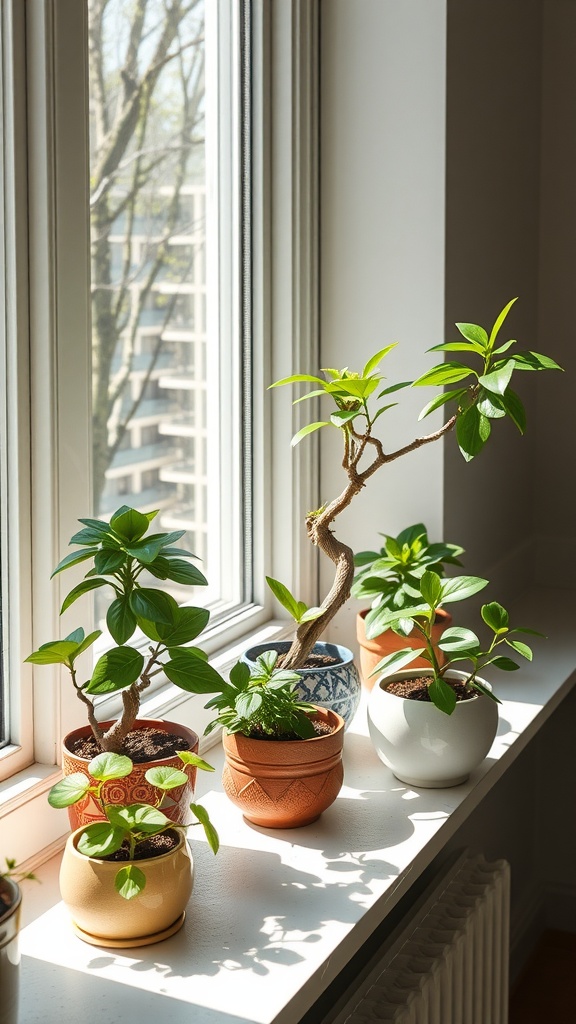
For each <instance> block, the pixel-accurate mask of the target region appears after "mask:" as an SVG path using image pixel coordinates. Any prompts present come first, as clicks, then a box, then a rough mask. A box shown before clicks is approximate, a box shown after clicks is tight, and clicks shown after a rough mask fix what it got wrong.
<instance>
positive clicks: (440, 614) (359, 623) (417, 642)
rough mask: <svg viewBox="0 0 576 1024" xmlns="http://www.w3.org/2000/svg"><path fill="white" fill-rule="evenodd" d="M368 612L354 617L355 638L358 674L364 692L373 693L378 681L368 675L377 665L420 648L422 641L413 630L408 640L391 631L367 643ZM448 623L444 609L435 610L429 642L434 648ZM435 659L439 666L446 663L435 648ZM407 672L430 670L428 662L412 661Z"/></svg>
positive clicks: (450, 619) (449, 616)
mask: <svg viewBox="0 0 576 1024" xmlns="http://www.w3.org/2000/svg"><path fill="white" fill-rule="evenodd" d="M369 611H370V609H369V608H365V609H364V610H363V611H361V612H359V613H358V615H357V616H356V638H357V640H358V643H359V644H360V672H361V674H362V684H363V686H364V687H365V688H366V689H367V690H371V689H372V687H373V686H374V683H375V682H376V678H377V677H376V676H372V678H370V674H371V673H372V672H373V671H374V669H375V668H376V665H377V664H378V662H379V661H382V658H385V657H386V655H387V654H392V653H393V652H394V651H401V650H402V648H403V647H414V648H417V647H422V640H421V637H420V636H419V635H418V633H417V632H416V630H412V632H411V633H410V635H409V636H406V637H404V636H398V635H397V634H396V633H394V631H393V630H392V629H387V630H386V631H385V632H384V633H381V634H380V636H377V637H376V638H375V639H374V640H368V638H367V636H366V626H365V624H364V620H365V618H366V616H367V615H368V612H369ZM451 622H452V616H451V615H450V613H449V612H445V611H444V609H443V608H438V610H437V612H436V621H435V623H434V625H433V626H432V640H433V641H434V644H437V643H438V641H439V640H440V637H441V636H442V633H443V632H444V630H445V629H447V628H448V626H449V625H450V623H451ZM436 657H437V658H438V663H439V664H440V665H443V664H444V662H445V660H446V659H445V657H444V655H443V653H442V651H441V650H439V649H438V648H436ZM410 668H430V662H429V661H425V660H424V658H415V659H414V661H411V662H410Z"/></svg>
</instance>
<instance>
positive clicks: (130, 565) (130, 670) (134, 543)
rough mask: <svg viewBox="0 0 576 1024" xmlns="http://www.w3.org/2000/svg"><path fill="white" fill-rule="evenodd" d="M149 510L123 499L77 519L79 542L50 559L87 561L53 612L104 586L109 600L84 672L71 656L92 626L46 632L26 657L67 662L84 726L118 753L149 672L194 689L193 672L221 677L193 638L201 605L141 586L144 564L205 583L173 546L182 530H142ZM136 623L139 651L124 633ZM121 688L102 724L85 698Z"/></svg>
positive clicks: (201, 619) (85, 643) (165, 575)
mask: <svg viewBox="0 0 576 1024" xmlns="http://www.w3.org/2000/svg"><path fill="white" fill-rule="evenodd" d="M157 514H158V513H157V511H156V512H149V513H147V514H145V515H144V514H142V513H141V512H137V511H136V510H135V509H133V508H129V507H128V506H126V505H123V506H122V508H119V509H118V511H117V512H115V513H114V515H113V516H112V517H111V519H110V521H109V522H104V521H101V520H99V519H81V520H80V523H81V524H82V529H81V530H80V531H79V532H78V533H75V534H74V536H73V537H72V538H71V540H70V544H75V545H81V547H80V550H79V551H74V552H72V553H71V554H69V555H66V557H65V558H63V559H62V561H61V562H60V563H59V564H58V565H57V566H56V568H55V570H54V572H53V573H52V575H53V576H55V575H57V574H58V573H60V572H62V571H64V570H65V569H69V568H71V567H72V566H73V565H77V564H78V563H80V562H88V563H89V565H90V569H89V570H88V572H87V573H86V575H85V577H84V580H83V581H82V582H81V583H79V584H78V585H77V586H75V587H74V588H73V589H72V590H71V591H70V593H69V594H68V595H67V596H66V598H65V599H64V602H63V604H62V608H61V611H60V614H62V613H63V612H65V611H66V609H67V608H69V607H70V606H71V605H72V604H73V603H74V601H76V600H77V599H78V598H79V597H81V596H82V595H83V594H87V593H89V592H90V591H92V590H96V589H99V588H101V587H109V588H111V589H112V591H113V593H114V600H113V601H112V603H111V604H110V606H109V608H108V612H107V614H106V624H107V626H108V630H109V632H110V635H111V636H112V639H113V640H114V641H115V642H116V646H114V647H111V648H110V649H109V650H107V651H106V652H105V654H103V655H102V656H101V657H100V658H99V659H98V661H97V662H96V665H95V667H94V670H93V672H92V675H91V677H90V679H89V680H87V681H85V682H80V681H79V680H78V677H77V669H76V661H77V659H78V657H79V656H80V655H81V654H82V653H83V652H84V651H86V650H88V648H89V647H91V646H92V644H94V642H95V641H96V640H97V639H98V637H100V636H101V633H102V631H101V630H99V629H97V630H94V632H92V633H89V634H88V636H86V635H85V633H84V630H83V629H82V628H79V629H75V630H74V631H73V632H72V633H69V634H68V636H66V637H65V638H64V640H53V641H51V642H49V643H45V644H42V646H41V647H40V648H39V649H38V650H37V651H35V652H34V653H33V654H31V655H29V657H28V658H26V661H29V662H32V663H33V664H35V665H54V664H61V665H64V666H65V668H66V669H68V671H69V673H70V677H71V679H72V684H73V686H74V689H75V691H76V695H77V697H78V699H79V700H80V701H82V703H83V704H84V705H85V706H86V708H87V712H88V721H89V723H90V726H91V728H92V733H93V735H94V737H95V739H96V741H97V743H98V745H99V747H100V749H101V750H102V751H110V752H114V753H121V752H122V749H123V743H124V740H125V738H126V736H127V735H128V733H129V732H130V730H131V729H132V728H133V726H134V722H135V720H136V718H137V715H138V711H139V708H140V699H141V696H142V693H143V691H144V690H145V689H146V688H147V687H148V686H149V685H150V682H151V680H152V678H153V676H155V675H157V674H158V673H159V672H164V673H165V674H166V676H167V677H168V679H170V681H171V682H173V683H175V684H176V685H177V686H179V687H181V689H183V690H189V691H191V692H195V691H194V689H193V687H192V680H193V679H201V680H202V681H203V682H204V683H206V684H210V685H211V687H212V692H213V691H214V690H216V689H217V688H218V687H219V686H220V684H221V683H222V678H221V676H220V675H219V673H218V672H216V670H215V669H213V668H212V667H211V666H210V665H209V664H208V662H207V660H206V655H205V654H204V652H203V651H201V650H199V649H198V648H197V647H190V646H187V645H189V644H190V643H191V642H192V641H193V640H196V638H197V637H198V636H199V635H200V633H201V632H202V630H203V629H204V628H205V627H206V625H207V623H208V620H209V618H210V613H209V612H208V611H207V610H206V609H205V608H193V607H190V606H187V607H184V608H180V607H179V605H178V604H177V602H176V601H175V600H174V598H173V597H172V596H171V594H169V593H167V592H166V591H164V590H161V589H159V588H152V587H146V586H142V584H141V582H140V577H141V576H142V574H143V573H144V572H148V573H150V574H151V575H152V576H154V577H156V579H159V580H172V581H174V582H176V583H180V584H184V585H187V586H205V585H206V583H207V580H206V578H205V577H204V576H203V575H202V573H201V572H200V570H199V569H197V568H196V567H195V566H194V565H192V564H191V563H190V559H191V558H194V557H195V556H194V555H192V554H191V552H189V551H186V550H184V549H182V548H179V547H175V545H176V544H177V542H178V541H179V540H180V538H181V537H182V536H183V535H184V532H185V531H184V530H179V531H177V532H175V533H152V534H151V533H149V532H148V530H149V527H150V523H151V522H152V520H153V519H154V518H155V516H156V515H157ZM136 629H140V630H141V631H142V633H144V634H145V636H147V637H148V638H149V639H150V640H151V641H152V643H151V644H150V646H149V648H148V655H147V657H144V655H143V654H142V652H141V651H140V650H138V649H137V648H136V647H130V646H127V641H128V640H129V639H130V638H131V637H132V636H133V634H134V633H135V632H136ZM118 690H121V691H122V703H123V711H122V715H121V717H120V718H119V719H118V720H117V721H116V722H114V723H113V724H112V725H111V726H110V728H109V729H108V730H104V729H103V728H102V727H101V725H100V724H99V722H98V720H97V718H96V713H95V709H94V704H93V698H94V697H98V696H100V695H102V694H109V693H113V692H115V691H118Z"/></svg>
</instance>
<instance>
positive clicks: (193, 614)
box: [156, 605, 210, 661]
mask: <svg viewBox="0 0 576 1024" xmlns="http://www.w3.org/2000/svg"><path fill="white" fill-rule="evenodd" d="M209 621H210V612H209V611H208V609H207V608H194V607H192V606H191V605H187V606H185V607H184V608H177V610H176V614H175V616H174V622H173V624H172V625H171V626H165V625H164V624H163V623H161V622H158V623H157V624H156V629H157V631H158V636H159V639H160V640H161V641H162V643H164V644H166V645H167V646H168V647H181V646H182V644H188V643H190V641H191V640H195V639H196V637H197V636H200V634H201V633H202V632H203V630H204V629H206V626H207V625H208V623H209ZM187 650H188V652H189V653H190V654H194V655H195V657H197V658H202V659H203V660H204V661H205V660H206V655H205V654H204V652H203V651H202V652H200V651H197V650H196V649H192V648H191V647H188V648H187Z"/></svg>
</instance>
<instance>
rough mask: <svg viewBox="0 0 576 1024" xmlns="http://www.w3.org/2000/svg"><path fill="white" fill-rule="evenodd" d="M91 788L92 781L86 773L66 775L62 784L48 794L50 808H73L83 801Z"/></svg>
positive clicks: (61, 781) (58, 783) (58, 784)
mask: <svg viewBox="0 0 576 1024" xmlns="http://www.w3.org/2000/svg"><path fill="white" fill-rule="evenodd" d="M89 788H90V779H89V778H87V776H86V775H84V772H74V774H73V775H65V776H64V778H63V779H61V780H60V782H57V783H56V785H55V786H52V789H51V790H50V792H49V793H48V803H49V804H50V807H57V808H61V807H71V806H72V804H75V803H77V802H78V800H81V799H82V797H83V796H85V795H86V793H87V792H88V790H89Z"/></svg>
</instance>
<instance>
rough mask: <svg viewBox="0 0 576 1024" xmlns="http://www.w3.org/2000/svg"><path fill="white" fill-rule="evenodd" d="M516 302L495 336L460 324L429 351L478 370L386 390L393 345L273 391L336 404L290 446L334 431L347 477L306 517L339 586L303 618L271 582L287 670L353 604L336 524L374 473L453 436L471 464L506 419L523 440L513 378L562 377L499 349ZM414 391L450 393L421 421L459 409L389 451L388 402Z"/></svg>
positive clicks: (533, 357)
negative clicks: (295, 391)
mask: <svg viewBox="0 0 576 1024" xmlns="http://www.w3.org/2000/svg"><path fill="white" fill-rule="evenodd" d="M515 301H516V300H515V299H512V300H511V301H510V302H509V303H508V304H507V305H506V306H505V307H504V309H503V310H502V312H501V313H500V314H499V315H498V317H497V318H496V321H495V323H494V325H493V327H492V329H491V330H490V333H488V332H487V331H486V330H485V329H484V328H483V327H480V326H479V325H477V324H469V323H459V324H457V325H456V326H457V328H458V330H459V332H460V338H459V339H458V340H457V341H451V342H448V343H447V344H442V345H436V346H434V347H433V348H432V349H430V350H429V351H432V352H461V353H462V354H463V356H464V358H465V359H466V360H468V359H470V360H471V361H473V362H474V361H475V362H476V366H475V367H474V366H472V365H471V366H468V365H467V363H462V362H459V361H458V360H449V361H447V362H443V363H439V364H438V365H436V366H433V367H432V369H430V370H427V371H426V372H425V373H424V374H422V376H420V377H418V379H417V380H415V381H413V382H410V381H402V382H400V383H397V384H390V385H386V386H385V387H382V383H383V379H384V378H383V374H382V373H381V372H380V371H379V369H378V367H379V365H380V363H381V361H382V360H383V359H384V358H385V357H386V355H387V354H388V353H389V352H390V351H391V350H392V349H393V348H394V347H395V346H394V345H388V346H387V347H386V348H383V349H382V350H381V351H380V352H377V353H376V355H374V356H373V357H372V358H371V359H369V360H368V362H367V363H366V365H365V366H364V368H363V369H362V370H361V371H360V372H358V371H353V370H349V369H348V367H345V368H344V369H342V370H339V369H330V368H328V369H325V370H324V371H323V373H324V375H325V376H324V377H318V376H313V375H311V374H307V373H297V374H294V375H293V376H290V377H285V378H283V379H282V380H278V381H276V382H275V383H274V384H272V385H271V387H280V386H282V385H286V384H287V385H293V384H299V383H300V382H304V383H309V384H311V385H312V390H311V391H310V392H309V393H308V394H306V395H304V396H302V398H297V399H296V402H300V401H303V400H306V399H310V398H315V397H319V398H322V399H327V400H328V401H329V402H330V403H331V404H332V412H331V413H330V415H329V416H328V417H327V418H324V419H322V420H314V422H311V423H308V424H306V425H305V426H303V427H302V428H301V429H300V430H299V431H298V432H297V433H296V434H295V435H294V437H293V438H292V445H293V446H294V445H296V444H299V442H300V441H302V439H303V438H305V437H308V436H309V435H310V434H312V433H314V432H315V431H317V430H320V429H323V428H324V427H333V428H335V429H336V430H338V431H339V432H340V435H341V438H342V466H343V469H344V474H345V477H346V482H345V485H344V488H343V490H342V491H341V493H340V494H339V495H338V496H336V497H335V498H333V499H331V500H330V501H327V502H326V503H325V504H324V505H322V507H321V508H319V509H317V510H316V511H314V512H310V513H309V514H308V516H307V517H306V529H307V532H308V537H309V539H310V541H311V543H312V544H314V545H315V546H317V547H318V548H319V549H320V551H321V552H322V553H323V554H324V555H326V556H327V557H328V558H329V559H330V560H331V561H332V562H333V563H334V567H335V576H334V581H333V583H332V586H331V588H330V591H329V593H328V594H327V595H326V596H325V598H324V600H323V601H322V603H321V605H320V608H318V609H313V611H312V614H311V615H310V614H306V612H307V611H308V610H307V609H304V610H302V608H301V605H300V602H298V601H297V599H296V598H295V597H294V596H293V595H291V594H290V592H289V591H288V590H287V588H284V587H283V585H282V584H280V585H278V582H277V581H272V583H275V584H276V589H274V587H273V590H274V593H275V594H276V596H277V597H278V598H279V600H280V601H281V603H282V604H283V606H284V607H285V608H286V609H287V611H288V612H289V613H290V614H291V615H292V616H293V617H294V618H295V620H296V622H297V629H296V636H295V639H294V641H293V643H292V646H291V648H290V650H289V652H288V654H287V655H285V656H284V659H283V667H284V668H290V669H297V668H302V667H304V665H305V664H306V661H307V658H308V655H309V654H310V652H311V651H312V649H313V647H314V644H315V643H316V641H317V640H318V639H319V638H320V636H322V634H323V633H324V632H325V630H326V629H327V627H328V625H329V623H330V622H331V621H332V619H333V618H334V616H335V615H336V613H337V612H338V611H339V609H340V608H341V607H342V605H343V604H344V603H345V601H347V600H348V598H349V596H350V592H351V588H352V584H353V581H354V574H355V566H354V554H353V552H352V550H351V548H350V547H349V546H348V545H347V544H345V543H344V542H343V541H341V540H340V539H339V538H338V537H337V536H336V534H335V532H334V524H335V522H336V520H337V518H338V516H339V515H340V514H341V513H342V512H344V510H345V509H347V508H348V507H349V506H350V504H351V502H352V501H353V499H354V498H355V497H356V495H358V494H359V493H360V491H361V490H362V489H363V488H364V487H365V486H366V484H367V482H368V480H369V479H370V478H371V477H372V476H373V475H374V473H376V472H377V471H378V470H379V469H380V468H381V467H383V466H386V465H388V464H389V463H390V462H394V461H395V460H396V459H399V458H402V457H403V456H405V455H409V454H410V452H413V451H416V450H417V449H419V448H422V447H423V446H424V445H428V444H432V443H433V442H435V441H438V440H440V438H442V437H445V436H446V435H447V434H449V433H450V432H451V431H452V430H454V431H455V434H456V439H457V442H458V446H459V448H460V452H461V454H462V456H463V458H464V459H465V460H466V461H470V460H471V459H474V458H475V457H476V456H477V455H478V454H479V453H480V452H481V450H482V448H483V447H484V445H485V444H486V443H487V441H488V439H489V437H490V434H491V432H492V426H493V424H494V423H495V421H496V420H499V419H504V418H506V417H507V418H508V419H511V420H512V422H513V423H514V424H515V425H516V427H517V428H518V430H519V431H520V433H521V434H523V433H524V430H525V426H526V414H525V411H524V407H523V405H522V402H521V400H520V398H519V397H518V395H517V394H516V392H515V391H514V390H513V389H512V387H511V381H512V378H513V375H514V374H515V373H516V371H537V370H559V369H561V367H560V366H558V363H556V362H554V360H553V359H550V358H549V357H548V356H545V355H540V353H538V352H532V351H517V350H516V349H515V348H514V346H515V345H516V344H517V343H516V342H515V341H514V340H509V341H505V342H501V341H500V331H501V328H502V326H503V324H504V321H505V319H506V317H507V315H508V313H509V311H510V309H511V307H512V305H513V303H514V302H515ZM454 385H456V387H454ZM410 386H412V387H427V386H432V387H436V388H441V389H444V387H445V386H448V387H449V390H447V391H445V390H441V392H440V394H438V395H436V396H435V397H434V398H433V399H432V400H431V401H430V402H428V404H427V405H426V406H425V408H424V409H423V410H422V412H421V414H420V419H423V418H424V417H426V416H428V415H429V414H430V413H431V412H433V411H434V410H435V409H438V408H440V407H441V406H443V405H445V404H447V403H452V404H453V405H454V406H455V409H454V412H453V413H452V415H451V416H450V417H449V418H448V419H447V420H446V421H445V423H444V424H443V426H442V427H440V428H439V429H438V430H435V431H433V432H432V433H430V434H424V435H422V436H418V437H416V438H414V439H413V440H412V441H409V442H408V443H407V444H405V445H402V446H401V447H400V448H396V449H392V450H390V449H389V448H388V447H387V446H385V443H384V442H383V441H382V440H380V438H379V437H378V436H377V435H376V433H375V427H376V423H377V421H378V420H379V419H380V417H381V416H382V415H383V414H384V413H385V412H386V411H387V410H388V409H390V408H391V406H392V405H394V404H396V403H395V402H390V397H391V396H392V395H393V394H394V393H395V392H397V391H400V390H402V389H403V388H406V387H410ZM269 582H270V581H269ZM271 585H272V584H271ZM280 587H282V588H283V590H280ZM284 591H285V592H286V593H284ZM282 594H283V596H284V599H283V597H282V596H281V595H282ZM286 595H288V596H286ZM294 609H296V610H297V611H298V613H299V618H298V616H295V615H294Z"/></svg>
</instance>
